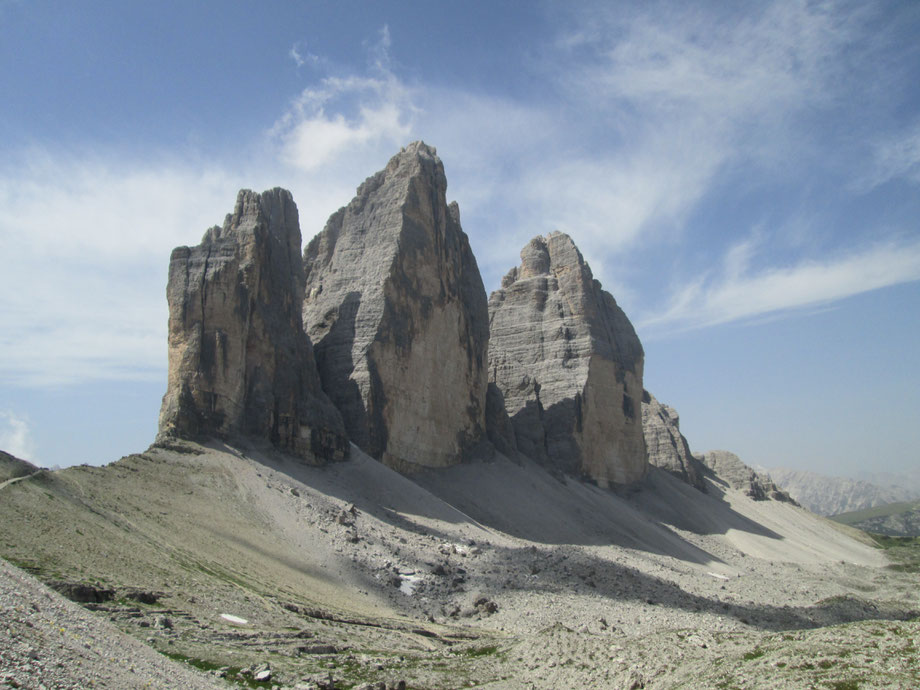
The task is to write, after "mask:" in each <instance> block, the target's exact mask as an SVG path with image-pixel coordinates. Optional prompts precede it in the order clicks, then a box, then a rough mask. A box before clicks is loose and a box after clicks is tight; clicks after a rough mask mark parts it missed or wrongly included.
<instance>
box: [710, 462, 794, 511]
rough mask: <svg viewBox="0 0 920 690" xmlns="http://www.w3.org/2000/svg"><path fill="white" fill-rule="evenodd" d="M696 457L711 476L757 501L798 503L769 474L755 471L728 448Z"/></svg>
mask: <svg viewBox="0 0 920 690" xmlns="http://www.w3.org/2000/svg"><path fill="white" fill-rule="evenodd" d="M694 459H697V460H699V462H700V463H702V465H703V466H704V472H705V471H706V470H708V473H709V474H710V476H713V475H714V476H715V478H717V479H719V480H721V481H722V482H724V483H725V484H727V485H728V486H729V487H731V488H732V489H737V490H739V491H742V492H744V494H745V495H746V496H749V497H750V498H753V499H754V500H755V501H766V500H770V499H773V500H774V501H785V502H787V503H793V504H795V505H798V504H797V503H796V502H795V501H794V500H792V498H791V497H790V496H789V494H787V493H786V492H784V491H781V490H780V488H779V487H778V486H776V484H774V483H773V480H772V479H770V476H769V475H767V474H761V473H760V472H755V471H754V470H753V469H752V468H751V467H749V466H748V465H745V464H744V463H743V462H742V461H741V458H739V457H738V456H737V455H735V454H734V453H729V452H728V451H727V450H711V451H709V452H708V453H704V454H703V455H696V456H694Z"/></svg>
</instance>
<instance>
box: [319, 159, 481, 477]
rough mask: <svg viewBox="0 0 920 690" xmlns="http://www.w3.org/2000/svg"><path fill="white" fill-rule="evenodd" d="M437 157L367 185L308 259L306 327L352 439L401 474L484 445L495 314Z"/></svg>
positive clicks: (394, 163)
mask: <svg viewBox="0 0 920 690" xmlns="http://www.w3.org/2000/svg"><path fill="white" fill-rule="evenodd" d="M446 190H447V180H446V178H445V176H444V167H443V165H442V163H441V160H440V159H439V158H438V157H437V154H436V151H435V149H433V148H431V147H429V146H426V145H425V144H424V143H422V142H415V143H413V144H410V145H409V146H408V147H406V148H405V149H403V150H402V152H401V153H399V154H397V155H396V156H394V157H393V158H392V159H391V160H390V162H389V163H388V164H387V166H386V168H385V169H384V170H382V171H380V172H378V173H377V174H376V175H373V176H372V177H369V178H368V179H367V180H366V181H365V182H364V184H362V185H361V186H360V187H359V188H358V191H357V196H355V198H354V199H353V200H352V201H351V203H350V204H349V205H348V206H346V207H344V208H342V209H339V210H338V211H337V212H336V213H334V214H333V215H332V216H331V217H330V218H329V221H328V222H327V223H326V227H325V229H324V230H323V231H322V233H320V234H319V235H317V236H316V237H315V238H314V239H313V240H312V241H311V242H310V243H309V245H308V246H307V248H306V250H305V251H304V268H305V273H306V297H305V300H304V306H303V320H304V324H305V325H306V328H307V332H308V333H309V335H310V338H311V340H312V341H313V343H314V344H315V352H316V360H317V364H318V366H319V370H320V375H321V377H322V382H323V388H324V390H325V391H326V392H327V393H328V394H329V397H330V398H331V399H332V400H333V402H334V403H335V404H336V406H337V407H338V408H339V410H340V411H341V412H342V416H343V418H344V420H345V426H346V428H347V430H348V434H349V436H350V438H351V440H352V441H353V442H354V443H356V444H357V445H358V446H359V447H361V448H362V449H363V450H365V451H366V452H367V453H369V454H370V455H372V456H373V457H375V458H377V459H379V460H382V461H383V462H384V463H386V464H388V465H390V466H392V467H395V468H397V469H399V470H401V471H412V470H413V469H416V468H419V467H445V466H448V465H452V464H456V463H458V462H460V461H461V460H462V459H463V458H464V457H465V456H467V455H468V454H469V453H471V452H473V451H474V449H475V448H477V447H478V445H479V444H480V443H481V442H483V441H484V439H485V437H486V426H485V425H486V420H485V413H486V392H487V385H488V379H487V372H486V360H487V348H488V337H489V336H488V309H487V306H486V296H485V290H484V288H483V286H482V279H481V277H480V275H479V268H478V267H477V265H476V259H475V258H474V257H473V253H472V251H471V250H470V246H469V241H468V239H467V237H466V234H465V233H464V232H463V230H462V229H461V227H460V214H459V209H458V207H457V204H456V203H452V204H450V205H449V206H448V204H447V200H446Z"/></svg>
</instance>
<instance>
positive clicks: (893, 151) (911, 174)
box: [854, 122, 920, 191]
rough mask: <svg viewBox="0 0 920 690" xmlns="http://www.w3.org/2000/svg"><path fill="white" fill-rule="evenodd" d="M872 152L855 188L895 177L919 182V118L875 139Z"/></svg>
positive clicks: (864, 187) (873, 184) (864, 188)
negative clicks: (893, 133)
mask: <svg viewBox="0 0 920 690" xmlns="http://www.w3.org/2000/svg"><path fill="white" fill-rule="evenodd" d="M873 154H874V157H873V165H872V166H871V167H870V169H869V171H868V172H867V173H866V174H865V175H864V176H863V177H861V178H859V179H858V180H857V181H856V184H855V185H854V186H855V188H856V189H857V190H860V191H868V190H870V189H873V188H875V187H878V186H881V185H883V184H885V183H886V182H889V181H891V180H897V179H905V180H910V181H912V182H914V183H915V184H920V122H918V123H917V124H916V125H915V126H914V127H913V128H911V129H909V130H907V131H906V132H903V133H900V134H898V135H897V136H893V137H888V138H885V139H883V140H882V141H879V142H877V143H876V144H875V145H874V147H873Z"/></svg>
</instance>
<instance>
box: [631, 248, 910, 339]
mask: <svg viewBox="0 0 920 690" xmlns="http://www.w3.org/2000/svg"><path fill="white" fill-rule="evenodd" d="M750 250H751V247H750V246H745V245H737V246H736V247H733V248H732V249H731V250H730V251H729V252H728V253H727V254H726V256H725V258H724V261H723V266H722V271H721V273H719V274H718V275H715V276H714V275H711V274H710V275H703V276H700V277H699V278H698V279H697V280H695V281H692V282H690V283H688V284H687V285H684V286H683V287H681V288H679V289H677V290H675V291H674V293H673V295H672V297H671V300H670V303H669V304H668V306H667V307H666V308H665V309H664V310H662V311H661V312H660V313H657V314H652V315H649V316H646V317H645V318H643V319H642V320H641V321H640V327H641V328H642V329H643V331H645V332H646V333H649V334H651V335H660V334H667V333H671V332H675V331H684V330H693V329H698V328H705V327H708V326H714V325H717V324H722V323H728V322H731V321H739V320H744V319H751V318H754V317H760V316H764V315H776V314H780V313H783V312H790V311H792V310H796V309H802V308H806V307H816V306H821V305H826V304H829V303H831V302H834V301H836V300H840V299H844V298H846V297H851V296H853V295H857V294H861V293H864V292H869V291H871V290H877V289H879V288H884V287H889V286H892V285H899V284H902V283H908V282H913V281H916V280H920V242H915V243H912V244H879V245H875V246H872V247H869V248H867V249H865V250H863V251H860V252H852V253H849V254H845V255H842V256H838V257H836V258H832V259H828V260H825V261H802V262H800V263H797V264H795V265H793V266H787V267H771V268H766V269H762V270H760V271H751V270H748V269H747V258H748V257H747V256H745V255H749V252H750ZM739 256H741V257H743V258H742V259H741V261H739Z"/></svg>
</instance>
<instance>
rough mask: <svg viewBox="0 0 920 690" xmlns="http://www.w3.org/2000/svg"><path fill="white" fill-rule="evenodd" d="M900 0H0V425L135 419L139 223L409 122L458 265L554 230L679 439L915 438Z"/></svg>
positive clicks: (82, 434)
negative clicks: (616, 311)
mask: <svg viewBox="0 0 920 690" xmlns="http://www.w3.org/2000/svg"><path fill="white" fill-rule="evenodd" d="M918 36H920V3H917V2H913V1H912V0H907V1H904V2H876V3H859V2H849V3H848V2H824V3H811V2H796V1H794V0H784V1H782V2H774V3H770V2H761V3H721V2H714V3H711V4H707V3H692V4H691V3H684V2H658V3H654V2H642V3H612V2H595V3H592V2H580V3H540V2H506V3H493V2H462V3H461V2H441V3H432V2H401V3H388V2H374V3H369V2H368V3H364V2H347V1H342V0H336V1H334V2H333V1H330V2H307V1H303V2H294V1H291V2H280V1H277V2H237V3H217V2H212V3H208V2H196V3H188V2H160V3H139V2H137V3H134V2H128V3H125V2H114V1H113V2H102V1H96V2H74V3H51V2H43V1H41V0H30V1H25V0H0V68H2V69H0V93H3V94H4V96H3V100H2V102H0V131H2V132H4V134H5V136H3V137H2V138H0V275H2V276H3V292H2V299H0V323H2V324H3V327H2V330H0V447H2V448H5V449H6V450H8V451H10V452H14V453H17V454H20V455H22V456H25V457H27V458H29V459H32V460H34V461H36V462H38V463H41V464H45V465H53V464H60V465H67V464H72V463H78V462H92V463H97V464H98V463H102V462H108V461H111V460H114V459H117V458H118V457H119V456H120V455H123V454H126V453H129V452H136V451H140V450H143V449H144V448H145V447H146V446H147V445H148V444H149V443H150V441H151V440H152V439H153V436H154V434H155V432H156V416H157V412H158V409H159V402H160V398H161V396H162V394H163V392H164V390H165V385H166V317H167V312H166V301H165V281H166V273H167V263H168V257H169V252H170V250H171V249H172V248H173V247H174V246H177V245H181V244H195V243H197V242H198V241H199V239H200V237H201V235H202V234H203V232H204V230H205V229H206V228H207V227H209V226H210V225H213V224H215V223H220V222H221V220H222V218H223V216H224V214H225V213H227V212H228V211H230V210H232V206H233V202H234V199H235V194H236V191H237V190H238V189H239V188H241V187H248V188H253V189H256V190H263V189H267V188H270V187H273V186H283V187H286V188H289V189H291V190H292V192H293V193H294V198H295V200H296V201H297V204H298V206H299V209H300V214H301V227H302V231H303V235H304V239H305V240H307V239H309V238H310V237H312V236H313V235H314V234H315V233H317V232H319V231H320V230H321V229H322V227H323V224H324V223H325V220H326V218H327V217H328V216H329V214H330V213H332V212H333V211H334V210H335V209H337V208H338V207H339V206H342V205H344V204H345V203H347V202H348V201H349V200H350V199H351V197H352V196H353V194H354V190H355V188H356V187H357V186H358V184H359V183H360V182H361V181H363V179H364V178H365V177H367V176H368V175H370V174H372V173H373V172H375V171H376V170H378V169H380V168H381V167H383V165H385V163H386V161H387V160H388V158H389V157H390V156H391V155H392V154H394V153H395V152H396V151H398V149H399V147H400V146H403V145H405V144H406V143H408V142H410V141H412V140H415V139H424V140H425V141H426V142H428V143H429V144H432V145H434V146H437V147H438V152H439V154H440V156H441V158H442V160H443V161H444V164H445V168H446V172H447V177H448V182H449V190H448V195H449V197H450V198H451V199H456V200H457V201H458V202H459V204H460V209H461V218H462V222H463V226H464V229H465V230H466V232H467V233H468V234H469V236H470V241H471V243H472V245H473V249H474V251H475V252H476V256H477V259H478V261H479V265H480V269H481V271H482V273H483V280H484V282H485V284H486V289H487V290H489V291H491V290H493V289H495V288H496V287H498V284H499V281H500V278H501V276H502V275H503V274H504V273H505V272H506V271H507V270H508V269H509V268H510V267H511V266H513V265H516V264H517V263H518V261H519V259H518V252H519V251H520V248H521V247H522V246H523V245H524V244H525V243H526V242H527V241H528V240H529V239H530V238H531V237H533V236H534V235H537V234H545V233H547V232H550V231H552V230H563V231H565V232H568V233H569V234H570V235H572V237H573V238H574V239H575V241H576V243H577V244H578V245H579V247H580V248H581V249H582V252H583V253H584V254H585V256H586V257H587V259H588V260H589V262H590V263H591V265H592V267H593V269H594V272H595V275H596V276H597V277H598V278H599V279H600V280H601V281H602V283H603V284H604V287H605V288H607V289H608V290H610V291H611V292H612V293H613V294H614V296H615V297H616V298H617V300H618V302H619V303H620V304H621V306H623V308H624V309H625V310H626V312H627V314H628V315H629V316H630V318H631V319H632V321H633V323H634V324H635V326H636V328H637V331H638V333H639V335H640V338H641V339H642V341H643V344H644V346H645V350H646V376H645V380H646V386H647V387H648V388H649V390H651V391H652V392H653V393H654V394H655V395H656V396H657V397H658V398H659V399H660V400H662V401H664V402H667V403H669V404H671V405H674V406H675V407H676V408H677V409H678V410H679V412H680V413H681V418H682V424H683V430H684V432H685V433H686V435H687V437H688V439H689V441H690V444H691V447H692V448H693V449H694V450H698V451H702V450H706V449H711V448H726V449H729V450H733V451H735V452H737V453H738V454H739V455H740V456H741V457H742V458H743V459H745V460H746V461H748V462H749V463H751V464H760V465H764V466H780V465H784V466H792V467H800V468H806V469H812V470H815V471H819V472H827V473H833V474H849V475H853V474H857V473H858V472H860V471H864V470H867V469H873V468H874V469H889V470H894V471H898V470H907V469H909V468H912V467H916V466H917V465H918V464H920V462H918V461H920V457H918V450H917V449H918V448H920V425H918V424H917V419H918V418H920V392H918V389H920V386H918V385H917V384H918V381H920V364H918V357H917V353H918V351H920V41H917V37H918Z"/></svg>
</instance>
